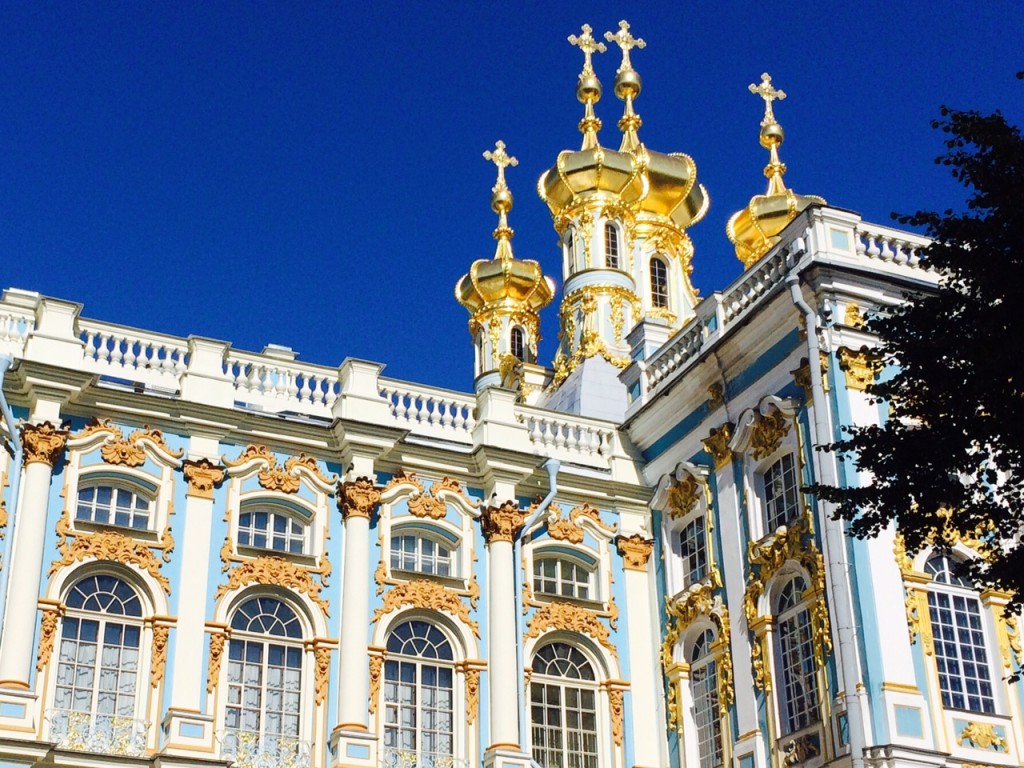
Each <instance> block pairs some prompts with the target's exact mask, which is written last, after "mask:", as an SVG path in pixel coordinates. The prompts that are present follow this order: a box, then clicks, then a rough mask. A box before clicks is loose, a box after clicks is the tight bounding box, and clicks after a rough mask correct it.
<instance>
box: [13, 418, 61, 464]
mask: <svg viewBox="0 0 1024 768" xmlns="http://www.w3.org/2000/svg"><path fill="white" fill-rule="evenodd" d="M67 440H68V431H67V430H66V429H63V428H61V427H59V426H55V425H53V424H51V423H50V422H48V421H44V422H42V423H41V424H22V425H21V445H22V447H23V449H24V455H23V458H22V463H23V464H24V465H25V466H26V467H27V466H28V465H29V464H45V465H46V466H48V467H50V468H51V469H52V468H53V467H54V466H56V464H57V462H58V461H59V460H60V455H61V452H62V451H63V450H64V446H65V444H66V443H67Z"/></svg>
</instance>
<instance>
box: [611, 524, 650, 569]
mask: <svg viewBox="0 0 1024 768" xmlns="http://www.w3.org/2000/svg"><path fill="white" fill-rule="evenodd" d="M615 546H616V547H617V548H618V550H619V554H620V555H622V564H623V565H624V566H625V568H626V570H628V571H646V570H647V561H648V560H650V559H651V553H652V552H654V539H645V538H644V537H643V536H641V535H640V534H639V533H634V534H633V535H632V536H616V537H615Z"/></svg>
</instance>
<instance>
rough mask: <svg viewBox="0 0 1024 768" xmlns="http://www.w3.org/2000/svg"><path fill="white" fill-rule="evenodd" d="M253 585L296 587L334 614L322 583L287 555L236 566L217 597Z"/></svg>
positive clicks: (258, 558)
mask: <svg viewBox="0 0 1024 768" xmlns="http://www.w3.org/2000/svg"><path fill="white" fill-rule="evenodd" d="M250 584H266V585H273V586H278V587H284V588H286V589H294V590H296V591H297V592H301V593H302V594H304V595H306V596H307V597H308V598H309V599H310V600H312V601H313V602H314V603H316V604H317V605H318V606H320V610H322V611H323V612H324V615H330V605H329V603H328V602H327V600H326V599H324V598H323V597H321V596H320V591H321V590H322V589H323V587H322V585H321V584H319V583H317V582H316V581H314V580H313V577H312V575H311V573H310V572H309V570H307V569H306V568H303V567H302V566H299V565H296V564H295V563H293V562H292V561H290V560H285V559H284V558H283V557H270V556H267V557H257V558H256V559H255V560H247V561H246V562H244V563H242V564H241V565H238V566H237V567H235V568H232V569H231V570H230V571H228V580H227V582H226V583H224V584H221V585H220V586H218V587H217V594H216V597H217V599H218V600H219V599H220V598H221V597H223V596H224V595H226V594H227V593H228V592H230V591H231V590H234V589H241V588H242V587H247V586H249V585H250Z"/></svg>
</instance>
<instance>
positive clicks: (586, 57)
mask: <svg viewBox="0 0 1024 768" xmlns="http://www.w3.org/2000/svg"><path fill="white" fill-rule="evenodd" d="M593 31H594V30H593V28H592V27H591V26H590V25H589V24H584V25H583V28H582V34H580V35H579V36H577V35H569V43H570V45H575V46H576V47H577V48H579V49H580V50H581V51H583V73H582V74H581V75H580V77H581V78H582V77H583V76H584V75H593V74H594V64H593V60H592V56H593V55H594V54H595V53H604V52H605V51H607V50H608V46H606V45H605V44H604V43H601V42H598V41H597V40H595V39H594V36H593V34H591V33H592V32H593Z"/></svg>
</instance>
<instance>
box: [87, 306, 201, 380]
mask: <svg viewBox="0 0 1024 768" xmlns="http://www.w3.org/2000/svg"><path fill="white" fill-rule="evenodd" d="M78 329H79V338H80V339H81V340H82V341H83V342H84V343H85V349H84V352H83V362H84V368H85V370H87V371H93V372H96V373H99V374H100V375H101V376H110V377H113V378H118V379H125V380H127V381H133V382H140V383H143V384H149V385H151V386H157V387H163V388H167V389H173V390H175V391H177V389H178V377H179V376H181V374H182V373H184V372H185V370H186V368H188V342H187V341H185V340H184V339H177V338H175V337H173V336H163V335H161V334H157V333H151V332H149V331H140V330H136V329H134V328H126V327H124V326H117V325H111V324H109V323H100V322H96V321H95V320H85V319H80V320H79V322H78Z"/></svg>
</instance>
